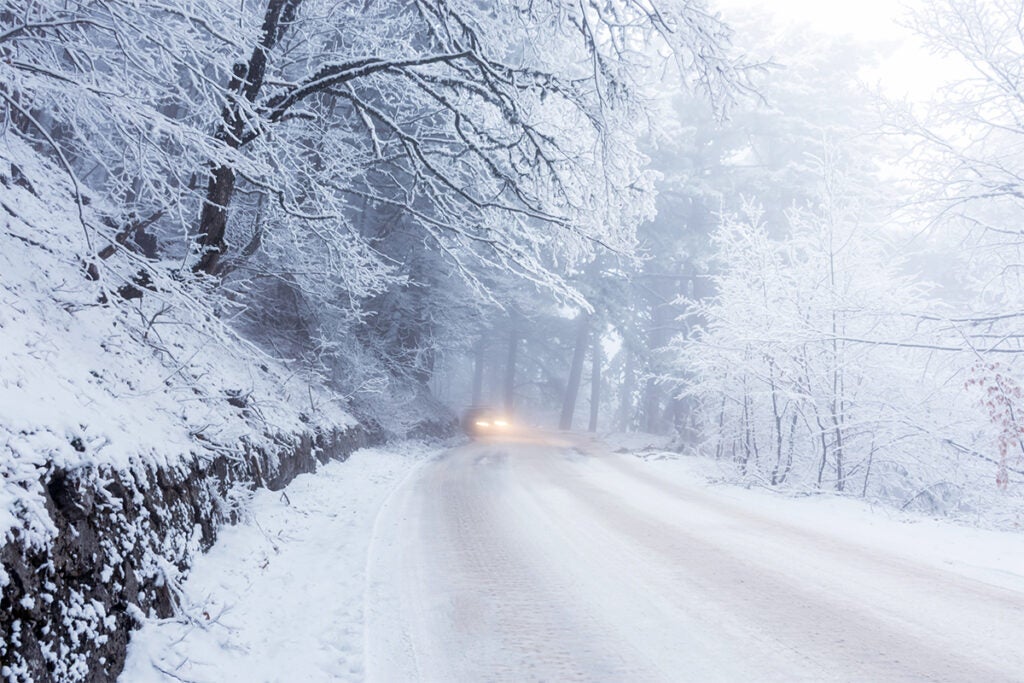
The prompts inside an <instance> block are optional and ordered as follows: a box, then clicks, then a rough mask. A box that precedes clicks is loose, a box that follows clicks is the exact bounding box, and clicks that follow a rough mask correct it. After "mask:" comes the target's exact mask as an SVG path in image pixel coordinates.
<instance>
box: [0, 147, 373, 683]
mask: <svg viewBox="0 0 1024 683" xmlns="http://www.w3.org/2000/svg"><path fill="white" fill-rule="evenodd" d="M0 176H2V177H0V482H2V483H0V536H2V537H3V548H2V551H0V560H2V564H0V588H2V590H3V603H2V605H0V607H2V609H0V666H2V668H0V675H2V677H3V678H4V679H7V680H28V679H31V678H33V677H36V678H37V679H39V678H45V677H53V678H56V679H59V680H84V679H87V678H88V679H90V680H102V679H103V678H105V677H111V676H114V675H116V673H117V669H118V668H119V666H120V657H121V655H119V652H120V653H123V649H124V639H125V638H126V634H127V632H128V629H130V628H131V626H133V625H134V623H135V622H134V620H133V619H130V618H129V617H128V616H127V614H128V613H137V612H138V609H137V608H136V607H133V606H132V605H133V603H134V604H136V605H141V606H142V608H143V611H153V612H154V613H159V614H163V615H166V614H168V613H169V612H170V611H171V610H172V605H173V602H174V596H173V590H171V589H170V588H169V587H170V586H173V585H174V584H175V582H176V581H178V579H179V574H180V573H181V572H182V571H183V570H184V569H185V568H186V567H187V566H188V564H189V562H190V558H191V556H192V555H193V554H194V553H195V551H196V550H197V549H198V548H200V547H204V546H206V545H208V544H209V543H211V542H212V539H213V536H214V535H215V533H216V527H217V525H218V523H219V522H220V521H222V520H228V519H230V518H231V516H232V511H231V509H230V505H228V504H225V502H224V501H225V500H227V499H228V498H229V496H228V495H227V494H229V493H230V488H231V486H232V485H233V484H234V483H240V484H243V485H247V484H248V483H249V482H250V481H253V480H255V481H256V482H257V483H261V484H270V485H283V484H284V483H285V482H286V481H287V480H289V479H290V478H291V477H292V476H294V474H295V473H297V472H301V471H309V470H311V469H313V468H314V467H315V466H316V459H317V458H319V459H321V460H322V459H325V458H327V457H328V456H334V457H343V456H344V455H345V454H346V453H347V452H348V451H349V450H351V448H352V447H354V446H355V445H356V444H357V443H358V442H360V440H361V438H362V437H361V436H358V434H357V432H358V429H357V427H358V426H357V425H356V423H355V421H354V420H353V419H352V418H351V417H350V416H349V415H348V414H347V413H346V412H345V411H344V410H343V408H342V407H341V406H340V405H339V402H338V400H337V399H336V398H335V397H334V396H332V395H331V394H330V393H329V392H327V391H326V390H324V389H323V388H322V387H320V386H318V385H317V384H316V383H315V382H311V381H309V380H307V379H305V378H304V377H303V375H302V373H301V372H299V371H297V370H296V369H293V368H289V367H286V366H285V365H283V364H281V363H279V362H275V361H274V360H273V359H271V358H268V357H266V356H265V355H263V354H261V353H260V352H259V351H258V350H257V349H256V348H255V347H253V346H251V345H249V344H247V343H246V342H245V341H244V340H242V339H239V338H238V337H237V336H235V335H233V334H232V333H231V331H230V330H229V329H228V328H227V327H226V326H225V325H224V324H223V323H222V322H221V321H220V319H219V318H218V314H224V313H225V311H212V310H210V307H211V305H212V304H211V303H210V302H217V301H218V298H217V297H216V296H215V295H214V294H212V293H210V292H204V291H203V290H202V289H200V287H199V286H198V285H197V284H195V283H194V281H192V282H186V280H191V278H180V279H179V277H178V276H177V273H178V272H179V268H178V266H179V264H169V263H153V262H148V261H145V260H143V259H142V258H141V257H138V256H135V255H133V254H131V253H130V252H128V251H127V250H124V249H119V250H117V252H116V253H114V254H113V256H110V257H109V258H107V259H105V260H104V259H95V266H96V269H95V270H94V271H93V272H92V273H90V272H89V269H88V268H87V264H86V263H85V262H83V261H82V260H80V257H79V256H77V255H79V254H90V253H93V254H95V253H97V252H99V251H101V250H102V249H103V247H105V246H107V245H109V244H111V243H112V241H113V237H114V230H113V228H111V227H108V226H109V225H111V224H113V222H112V221H111V220H110V218H109V217H108V216H109V215H113V212H112V211H106V210H104V207H100V206H97V205H96V204H95V203H93V202H87V203H86V205H84V206H81V207H79V205H78V203H77V202H76V200H75V198H74V194H73V192H72V190H71V187H70V184H69V183H68V182H67V180H66V177H65V176H64V174H63V173H62V172H61V171H60V169H57V168H54V167H52V166H50V165H48V164H47V163H46V162H45V161H43V160H42V159H41V158H40V157H39V156H38V155H37V154H35V153H34V152H33V151H32V150H31V149H29V148H27V147H23V146H19V145H18V143H16V142H15V141H14V140H12V139H11V138H10V137H8V139H7V142H6V146H0ZM80 212H81V213H80ZM83 223H84V225H83ZM97 275H98V277H96V276H97ZM133 279H135V280H136V282H135V283H134V284H135V285H137V286H136V287H135V290H134V291H133V292H128V291H127V290H123V289H122V288H123V287H125V285H128V284H132V283H131V281H132V280H133ZM139 283H143V284H142V285H139ZM119 289H122V291H121V293H119V292H118V290H119ZM125 293H127V294H129V297H130V298H125V296H123V294H125ZM138 294H141V295H142V296H141V298H139V297H138V296H136V295H138ZM112 610H113V611H112Z"/></svg>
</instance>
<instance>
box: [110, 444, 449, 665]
mask: <svg viewBox="0 0 1024 683" xmlns="http://www.w3.org/2000/svg"><path fill="white" fill-rule="evenodd" d="M432 453H433V451H431V450H430V449H429V448H427V447H426V446H423V445H420V444H416V443H405V444H400V445H394V446H389V447H388V448H387V449H383V448H366V449H362V450H359V451H356V452H355V453H353V454H352V456H350V457H349V459H348V460H347V461H346V462H344V463H339V462H331V463H328V464H326V465H324V466H323V467H321V468H320V469H319V470H318V471H317V473H316V475H315V476H314V475H302V476H299V477H297V478H296V479H295V480H294V481H293V482H292V483H291V484H290V485H289V486H288V487H287V488H285V489H284V490H283V491H279V492H272V491H268V490H260V491H256V492H255V493H254V494H253V495H252V496H251V498H250V500H249V501H248V503H247V504H246V505H245V506H244V512H243V516H244V518H245V520H246V521H245V522H244V523H242V524H239V525H237V526H234V527H231V528H229V529H225V530H224V531H223V532H222V533H221V536H220V539H219V540H218V541H217V543H216V544H215V545H214V546H213V548H212V549H211V550H210V552H209V553H207V554H206V555H204V556H202V557H200V558H197V560H196V562H195V564H194V566H193V568H192V571H191V573H190V575H189V578H188V580H187V581H185V582H184V584H183V585H182V587H181V591H182V594H181V598H182V602H181V606H182V609H181V614H180V615H179V616H177V617H174V618H171V619H149V620H147V621H146V623H145V625H144V626H143V627H142V628H141V629H140V630H139V631H137V632H136V633H135V634H133V636H132V640H131V644H130V646H129V653H128V659H127V661H126V664H125V669H124V672H123V674H122V675H121V677H120V679H119V680H121V681H123V682H124V683H157V682H160V683H166V682H167V681H173V680H187V681H195V682H196V683H199V682H202V681H210V682H211V683H213V682H217V683H220V682H228V681H239V682H242V681H245V682H248V681H266V682H272V681H281V682H286V681H305V682H307V683H313V682H315V681H359V680H362V679H363V677H364V676H363V620H364V616H363V607H364V605H363V591H364V582H365V571H366V555H367V550H368V548H369V544H370V541H371V538H372V534H373V527H374V522H375V520H376V515H377V511H378V510H379V509H380V507H381V505H383V503H384V502H385V500H386V499H387V498H388V496H389V495H390V493H391V492H392V491H393V490H394V489H395V488H396V487H397V486H398V484H399V483H401V481H402V480H403V479H404V478H405V477H407V476H409V475H410V474H411V473H412V472H413V471H415V469H416V468H417V467H418V466H419V465H420V464H422V463H423V462H425V461H426V460H427V459H428V458H429V457H430V456H431V455H432Z"/></svg>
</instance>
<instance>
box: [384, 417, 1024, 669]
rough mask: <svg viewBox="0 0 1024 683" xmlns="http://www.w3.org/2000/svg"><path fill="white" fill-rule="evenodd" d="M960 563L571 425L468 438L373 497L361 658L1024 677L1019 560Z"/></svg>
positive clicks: (393, 665) (437, 663)
mask: <svg viewBox="0 0 1024 683" xmlns="http://www.w3.org/2000/svg"><path fill="white" fill-rule="evenodd" d="M819 526H821V525H819ZM911 532H912V530H911ZM961 569H962V568H960V567H950V568H946V567H943V566H941V565H940V564H937V563H936V562H934V561H932V562H929V561H926V560H919V559H917V558H916V557H915V556H914V554H913V553H909V552H908V553H901V552H896V551H891V550H885V549H880V548H879V547H878V546H869V545H864V544H861V543H860V541H857V540H848V538H847V535H846V534H843V533H841V532H839V531H837V532H835V534H831V533H828V532H827V530H824V529H819V528H818V527H815V526H814V520H810V521H809V523H808V524H806V525H805V524H800V523H797V522H794V521H792V520H789V521H787V520H786V519H785V518H784V517H779V516H776V515H773V514H772V513H771V508H770V506H766V505H764V504H763V503H759V504H757V505H752V504H746V503H744V502H743V501H742V500H738V499H731V498H730V497H728V496H725V497H721V496H716V495H715V494H714V492H712V491H709V490H708V489H707V488H706V487H701V486H699V485H695V484H692V483H689V484H688V483H687V482H686V481H685V480H677V479H666V478H663V477H659V476H656V475H655V470H652V469H651V468H650V467H649V466H648V465H647V464H646V463H644V462H642V461H640V460H638V459H636V458H634V457H632V456H628V455H616V454H611V453H609V452H607V450H606V449H600V448H599V447H596V446H589V445H584V442H582V441H580V442H577V443H576V444H574V443H573V442H570V441H564V440H559V439H558V438H557V437H543V436H537V437H536V438H534V439H533V440H522V441H507V442H477V443H474V444H471V445H468V446H465V447H462V448H458V449H455V450H452V451H449V452H448V453H446V454H445V455H444V456H443V457H441V458H439V459H437V460H434V461H432V462H430V463H427V464H426V465H424V466H423V467H422V468H420V469H419V470H418V471H417V472H416V473H415V474H414V475H413V476H411V477H409V478H408V479H407V480H406V481H405V483H404V484H403V485H401V486H399V487H398V488H397V489H396V490H395V491H394V493H393V494H392V495H391V497H390V498H389V499H388V501H387V502H386V503H385V504H384V506H383V508H382V509H381V512H380V514H379V516H378V518H377V522H376V526H375V528H374V532H373V537H372V541H371V543H370V549H369V557H368V563H367V592H366V605H365V619H366V641H365V645H366V661H365V667H366V675H367V678H368V679H369V680H378V681H409V680H423V681H491V680H510V681H511V680H515V681H525V680H547V681H556V680H557V681H561V680H587V681H600V680H616V681H627V680H628V681H648V680H651V681H654V680H664V681H687V680H689V681H771V680H776V681H793V680H813V681H826V680H843V681H846V680H858V681H921V680H928V681H1010V680H1017V681H1020V680H1024V649H1022V648H1021V647H1020V642H1021V638H1024V583H1022V582H1020V581H1018V579H1019V578H1020V576H1019V574H1017V573H1014V572H1009V573H1008V574H1007V577H1003V578H999V577H995V578H991V579H990V578H989V576H988V575H987V574H986V575H982V576H980V577H979V576H969V575H965V573H964V571H961ZM1021 569H1022V568H1016V570H1021Z"/></svg>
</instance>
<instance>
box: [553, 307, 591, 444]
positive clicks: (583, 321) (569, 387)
mask: <svg viewBox="0 0 1024 683" xmlns="http://www.w3.org/2000/svg"><path fill="white" fill-rule="evenodd" d="M589 336H590V316H589V315H588V314H586V313H580V315H579V317H578V318H577V319H576V348H575V350H574V351H573V354H572V365H571V366H570V367H569V381H568V383H567V384H566V387H565V401H564V402H563V403H562V419H561V420H559V422H558V428H559V429H572V418H573V413H575V412H576V396H577V395H578V394H579V392H580V380H581V379H582V377H583V358H584V357H585V356H586V355H587V338H588V337H589Z"/></svg>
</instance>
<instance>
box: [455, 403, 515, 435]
mask: <svg viewBox="0 0 1024 683" xmlns="http://www.w3.org/2000/svg"><path fill="white" fill-rule="evenodd" d="M511 428H512V420H511V419H510V418H509V416H508V415H506V414H505V413H504V412H503V411H500V410H496V409H494V408H491V407H489V406H472V407H470V408H467V409H466V411H465V412H464V413H463V414H462V429H463V431H465V432H466V434H468V435H470V436H473V437H480V436H494V435H500V434H507V433H508V432H509V430H510V429H511Z"/></svg>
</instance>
